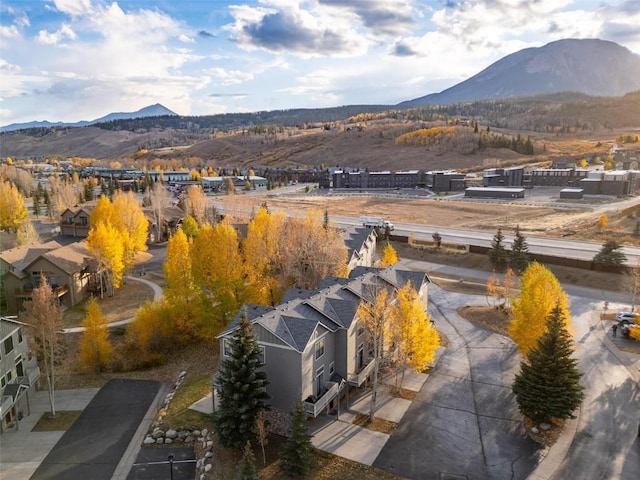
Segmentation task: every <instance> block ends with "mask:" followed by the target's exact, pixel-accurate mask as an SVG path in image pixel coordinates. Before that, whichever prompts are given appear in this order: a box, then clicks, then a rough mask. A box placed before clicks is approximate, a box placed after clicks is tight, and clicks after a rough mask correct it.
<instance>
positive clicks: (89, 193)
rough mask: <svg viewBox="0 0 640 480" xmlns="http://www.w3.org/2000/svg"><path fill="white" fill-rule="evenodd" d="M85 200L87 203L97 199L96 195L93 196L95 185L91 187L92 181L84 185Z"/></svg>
mask: <svg viewBox="0 0 640 480" xmlns="http://www.w3.org/2000/svg"><path fill="white" fill-rule="evenodd" d="M84 199H85V200H86V201H87V202H90V201H91V200H94V199H95V195H94V194H93V185H91V182H90V181H87V183H85V184H84Z"/></svg>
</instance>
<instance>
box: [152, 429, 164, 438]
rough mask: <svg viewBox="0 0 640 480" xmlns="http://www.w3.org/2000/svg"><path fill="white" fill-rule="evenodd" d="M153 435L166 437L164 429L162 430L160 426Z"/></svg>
mask: <svg viewBox="0 0 640 480" xmlns="http://www.w3.org/2000/svg"><path fill="white" fill-rule="evenodd" d="M151 436H152V437H153V438H160V437H164V430H160V429H159V428H156V429H155V430H154V431H153V433H152V434H151Z"/></svg>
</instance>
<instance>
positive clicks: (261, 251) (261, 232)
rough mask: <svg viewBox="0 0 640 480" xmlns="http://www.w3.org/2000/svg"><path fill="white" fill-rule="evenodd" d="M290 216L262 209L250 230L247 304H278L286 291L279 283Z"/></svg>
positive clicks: (246, 254)
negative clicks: (284, 233)
mask: <svg viewBox="0 0 640 480" xmlns="http://www.w3.org/2000/svg"><path fill="white" fill-rule="evenodd" d="M285 220H286V217H285V215H284V214H282V213H274V214H271V213H269V211H268V210H267V209H266V208H264V207H262V208H260V209H259V210H258V212H257V213H256V215H255V216H254V217H253V219H252V220H251V222H249V225H248V227H247V236H246V238H245V239H244V241H243V243H242V252H243V256H244V262H245V265H246V272H247V301H248V302H250V303H257V304H260V305H275V304H277V302H278V300H279V299H280V297H281V296H282V293H283V292H284V291H283V290H282V288H281V287H280V286H279V284H278V273H279V271H280V265H281V248H280V247H281V244H282V238H283V230H284V224H285Z"/></svg>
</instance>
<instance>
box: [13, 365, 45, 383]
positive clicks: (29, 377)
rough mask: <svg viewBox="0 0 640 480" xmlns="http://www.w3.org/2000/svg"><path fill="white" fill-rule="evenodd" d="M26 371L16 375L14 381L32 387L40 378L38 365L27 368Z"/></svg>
mask: <svg viewBox="0 0 640 480" xmlns="http://www.w3.org/2000/svg"><path fill="white" fill-rule="evenodd" d="M26 373H27V374H26V375H24V376H22V377H17V379H16V383H19V384H21V385H26V386H28V387H33V386H34V385H35V384H36V382H37V381H38V380H39V379H40V368H39V367H33V368H27V370H26Z"/></svg>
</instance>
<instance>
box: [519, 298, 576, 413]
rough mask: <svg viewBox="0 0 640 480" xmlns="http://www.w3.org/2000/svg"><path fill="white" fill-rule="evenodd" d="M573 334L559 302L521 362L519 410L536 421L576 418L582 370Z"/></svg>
mask: <svg viewBox="0 0 640 480" xmlns="http://www.w3.org/2000/svg"><path fill="white" fill-rule="evenodd" d="M572 353H573V345H572V339H571V335H570V334H569V332H568V331H567V329H566V327H565V319H564V314H563V312H562V309H561V308H560V307H559V306H556V307H555V308H554V309H553V310H552V311H551V313H550V314H549V317H548V319H547V331H546V332H545V333H544V334H543V335H542V336H541V337H540V338H539V339H538V343H537V346H536V347H534V348H533V349H531V350H530V351H529V353H528V354H527V356H526V357H525V359H524V360H523V361H522V362H521V363H520V373H519V374H518V375H516V378H515V380H514V382H513V387H512V388H513V393H515V395H516V402H517V403H518V408H519V409H520V412H521V413H522V414H523V415H525V416H526V417H528V418H530V419H531V420H533V421H534V422H547V421H549V420H551V419H552V418H563V419H566V418H575V416H574V415H573V412H574V411H575V410H576V408H578V407H579V406H580V404H581V403H582V400H583V399H584V392H583V390H584V387H583V386H582V385H580V383H579V382H580V377H581V376H582V374H581V373H580V371H579V370H578V367H577V363H578V362H577V360H575V359H574V358H572V356H571V355H572Z"/></svg>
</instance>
